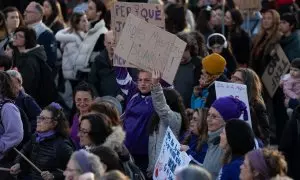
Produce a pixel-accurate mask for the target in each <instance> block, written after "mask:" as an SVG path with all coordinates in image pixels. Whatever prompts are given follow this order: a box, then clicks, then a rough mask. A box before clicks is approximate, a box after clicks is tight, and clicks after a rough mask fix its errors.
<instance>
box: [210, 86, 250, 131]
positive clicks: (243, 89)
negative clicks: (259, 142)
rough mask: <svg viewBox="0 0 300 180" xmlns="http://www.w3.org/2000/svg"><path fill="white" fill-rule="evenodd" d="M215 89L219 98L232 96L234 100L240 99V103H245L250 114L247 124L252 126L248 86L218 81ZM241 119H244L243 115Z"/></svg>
mask: <svg viewBox="0 0 300 180" xmlns="http://www.w3.org/2000/svg"><path fill="white" fill-rule="evenodd" d="M215 87H216V96H217V98H220V97H226V96H232V97H234V98H237V99H239V100H240V101H243V102H244V103H245V104H246V106H247V112H248V119H249V120H248V121H247V122H248V123H249V124H250V126H251V116H250V107H249V100H248V93H247V86H246V85H244V84H236V83H226V82H220V81H216V82H215ZM240 118H241V119H243V115H242V117H240Z"/></svg>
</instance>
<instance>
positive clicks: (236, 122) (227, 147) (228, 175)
mask: <svg viewBox="0 0 300 180" xmlns="http://www.w3.org/2000/svg"><path fill="white" fill-rule="evenodd" d="M220 137H221V142H220V147H221V148H222V149H223V150H224V152H225V153H224V157H223V167H222V169H221V170H220V173H219V177H218V179H221V180H223V179H236V180H239V176H240V166H241V165H242V164H243V161H244V155H245V154H246V153H247V152H249V151H251V150H253V149H254V147H255V142H254V138H255V137H254V134H253V131H252V129H251V127H250V126H249V124H247V123H246V122H245V121H243V120H240V119H232V120H230V121H229V122H227V123H226V125H225V128H224V129H223V132H222V133H221V135H220Z"/></svg>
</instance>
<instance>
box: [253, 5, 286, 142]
mask: <svg viewBox="0 0 300 180" xmlns="http://www.w3.org/2000/svg"><path fill="white" fill-rule="evenodd" d="M279 23H280V17H279V14H278V12H277V11H275V10H267V11H266V12H264V14H263V19H262V23H261V30H260V32H259V33H258V35H257V36H256V37H255V38H254V41H253V48H252V51H251V60H250V64H249V66H250V68H252V69H253V70H254V71H255V72H256V73H257V75H258V76H259V77H260V78H262V76H263V73H264V71H265V70H266V68H267V66H268V64H269V63H270V62H271V60H272V59H274V58H277V57H276V52H275V51H274V49H275V46H276V45H278V43H279V41H280V39H281V34H280V32H279ZM263 98H264V101H265V103H266V105H267V108H268V109H267V110H268V112H269V113H270V114H271V117H270V118H271V122H275V123H276V141H275V143H276V142H279V141H280V138H281V135H282V131H283V128H284V126H285V122H286V121H287V120H288V118H289V117H288V115H287V112H286V110H285V106H284V94H283V91H282V89H281V88H278V89H277V91H276V92H275V94H274V95H273V97H271V96H270V95H269V93H268V92H267V90H266V88H264V91H263ZM273 141H274V140H273Z"/></svg>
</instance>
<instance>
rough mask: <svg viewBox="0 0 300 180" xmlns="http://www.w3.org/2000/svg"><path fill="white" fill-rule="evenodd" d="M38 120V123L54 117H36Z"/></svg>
mask: <svg viewBox="0 0 300 180" xmlns="http://www.w3.org/2000/svg"><path fill="white" fill-rule="evenodd" d="M36 119H37V120H38V121H42V122H43V121H46V120H48V119H52V117H45V116H37V117H36Z"/></svg>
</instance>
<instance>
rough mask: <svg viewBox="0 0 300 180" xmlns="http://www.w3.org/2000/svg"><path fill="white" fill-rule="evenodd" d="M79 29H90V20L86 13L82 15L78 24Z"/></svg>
mask: <svg viewBox="0 0 300 180" xmlns="http://www.w3.org/2000/svg"><path fill="white" fill-rule="evenodd" d="M78 30H80V31H87V30H88V20H87V17H86V15H83V16H81V18H80V21H79V24H78Z"/></svg>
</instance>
